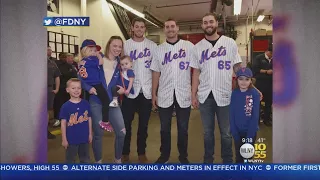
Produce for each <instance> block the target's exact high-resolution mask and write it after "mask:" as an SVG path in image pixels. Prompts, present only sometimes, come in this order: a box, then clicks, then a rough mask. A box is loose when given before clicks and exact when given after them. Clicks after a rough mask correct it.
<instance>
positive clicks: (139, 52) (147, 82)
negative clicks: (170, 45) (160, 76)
mask: <svg viewBox="0 0 320 180" xmlns="http://www.w3.org/2000/svg"><path fill="white" fill-rule="evenodd" d="M156 47H157V44H156V43H154V42H152V41H151V40H149V39H147V38H144V40H143V41H142V42H136V41H134V40H132V39H128V40H127V41H126V42H125V43H124V53H125V55H127V56H130V57H131V59H132V61H133V68H132V69H133V71H134V73H135V78H134V81H133V88H134V94H129V96H128V98H131V99H134V98H136V97H137V96H138V95H139V93H140V92H143V95H144V97H145V98H146V99H151V88H152V72H151V70H150V65H151V61H152V59H153V54H154V50H155V48H156Z"/></svg>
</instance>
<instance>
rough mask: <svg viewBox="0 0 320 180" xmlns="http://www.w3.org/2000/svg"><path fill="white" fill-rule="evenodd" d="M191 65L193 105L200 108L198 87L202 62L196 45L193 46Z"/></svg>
mask: <svg viewBox="0 0 320 180" xmlns="http://www.w3.org/2000/svg"><path fill="white" fill-rule="evenodd" d="M190 67H192V69H193V72H192V84H191V102H192V106H193V107H194V108H199V100H198V96H197V93H198V87H199V84H200V79H199V77H200V73H201V72H200V64H199V61H198V58H197V51H196V48H195V46H194V47H193V50H192V52H191V61H190Z"/></svg>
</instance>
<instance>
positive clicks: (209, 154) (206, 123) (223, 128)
mask: <svg viewBox="0 0 320 180" xmlns="http://www.w3.org/2000/svg"><path fill="white" fill-rule="evenodd" d="M215 114H217V119H218V124H219V129H220V135H221V158H222V160H223V163H232V162H233V161H232V158H233V157H232V156H233V153H232V136H231V134H230V121H229V106H224V107H219V106H218V105H217V102H216V101H215V99H214V98H213V96H212V94H210V96H209V97H208V98H207V99H206V101H205V102H204V103H203V104H200V115H201V120H202V125H203V129H204V163H213V160H214V158H213V155H214V145H215V144H214V143H215V141H214V140H215V138H214V128H215Z"/></svg>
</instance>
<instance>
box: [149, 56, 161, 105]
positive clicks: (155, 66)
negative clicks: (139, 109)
mask: <svg viewBox="0 0 320 180" xmlns="http://www.w3.org/2000/svg"><path fill="white" fill-rule="evenodd" d="M157 53H158V52H157V50H156V51H155V53H154V55H153V59H152V62H151V66H150V69H151V70H152V105H153V108H157V107H158V105H157V104H158V97H157V94H158V86H159V79H160V72H161V69H160V63H159V58H158V54H157Z"/></svg>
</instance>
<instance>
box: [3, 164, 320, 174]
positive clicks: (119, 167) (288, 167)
mask: <svg viewBox="0 0 320 180" xmlns="http://www.w3.org/2000/svg"><path fill="white" fill-rule="evenodd" d="M0 170H1V171H2V172H4V171H17V172H18V171H19V172H21V171H25V172H29V171H34V172H36V171H221V172H224V171H253V172H256V171H266V172H272V171H276V172H279V171H320V164H212V165H207V164H188V165H177V164H175V165H173V164H165V165H157V164H149V165H146V164H130V165H127V164H0Z"/></svg>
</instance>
